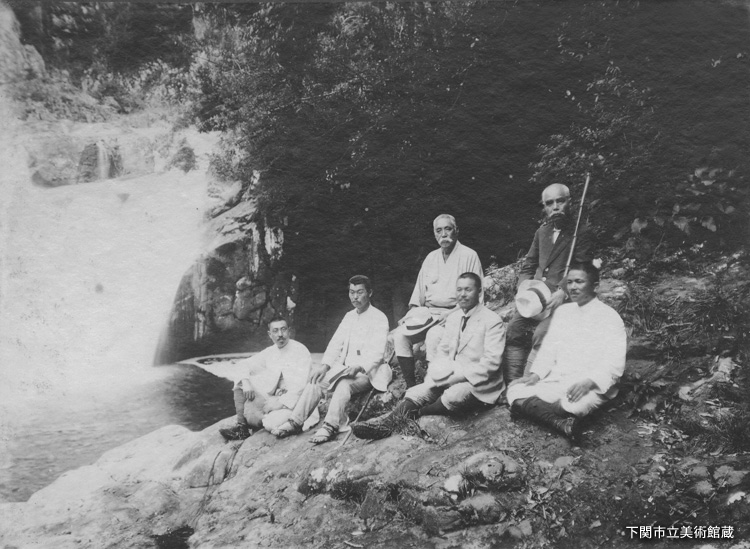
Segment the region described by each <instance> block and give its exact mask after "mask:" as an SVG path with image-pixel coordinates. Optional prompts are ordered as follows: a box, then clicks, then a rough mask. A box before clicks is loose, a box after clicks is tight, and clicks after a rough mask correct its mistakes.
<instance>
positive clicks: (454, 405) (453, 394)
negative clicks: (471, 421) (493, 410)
mask: <svg viewBox="0 0 750 549" xmlns="http://www.w3.org/2000/svg"><path fill="white" fill-rule="evenodd" d="M440 400H441V401H442V402H443V406H445V407H446V408H447V409H448V411H450V412H463V411H466V410H470V409H472V408H473V407H474V406H475V405H476V404H477V403H479V402H481V401H479V400H478V399H477V398H476V397H475V396H474V394H473V393H472V392H471V384H470V383H468V382H463V383H456V384H455V385H451V386H450V387H448V388H447V389H446V390H445V391H444V392H443V394H442V395H441V396H440Z"/></svg>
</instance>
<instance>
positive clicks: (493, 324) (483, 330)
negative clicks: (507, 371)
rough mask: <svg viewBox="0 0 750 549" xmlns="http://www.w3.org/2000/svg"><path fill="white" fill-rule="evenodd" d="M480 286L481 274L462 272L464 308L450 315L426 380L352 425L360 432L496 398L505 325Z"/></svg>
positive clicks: (386, 429)
mask: <svg viewBox="0 0 750 549" xmlns="http://www.w3.org/2000/svg"><path fill="white" fill-rule="evenodd" d="M481 291H482V280H481V278H479V276H477V275H476V273H473V272H468V273H463V274H462V275H460V276H459V277H458V281H457V283H456V296H457V300H458V305H459V307H460V311H458V312H456V313H455V314H452V315H450V316H449V317H448V319H447V321H446V323H445V331H444V332H443V336H442V338H441V339H440V345H439V346H438V350H437V353H436V357H435V360H433V361H432V362H431V363H430V365H429V367H428V369H427V375H426V377H425V381H424V383H421V384H419V385H415V386H414V387H411V388H409V389H408V390H407V391H406V394H405V397H404V400H403V401H401V402H400V403H399V404H398V405H397V406H396V408H394V410H393V411H392V412H391V413H389V414H385V415H383V416H380V417H378V418H375V419H372V420H370V421H365V422H362V423H355V424H353V425H352V432H353V433H354V435H355V436H356V437H358V438H364V439H380V438H385V437H387V436H390V435H391V434H392V433H393V430H394V427H395V425H396V423H397V421H398V419H399V418H400V417H402V416H405V417H408V418H417V417H420V416H426V415H435V414H454V413H461V412H468V411H472V410H482V409H485V408H488V407H490V406H492V405H493V404H495V403H496V402H497V400H498V398H499V397H500V394H501V393H502V391H503V388H504V384H503V376H502V372H501V369H500V357H501V356H502V354H503V345H504V343H505V327H504V325H503V321H502V320H501V319H500V317H499V316H498V315H497V314H495V313H494V312H492V311H491V310H489V309H487V308H486V307H485V306H484V305H482V304H481V303H480V301H479V296H480V294H481Z"/></svg>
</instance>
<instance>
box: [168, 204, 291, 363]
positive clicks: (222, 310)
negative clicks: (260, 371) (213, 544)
mask: <svg viewBox="0 0 750 549" xmlns="http://www.w3.org/2000/svg"><path fill="white" fill-rule="evenodd" d="M245 208H247V204H246V203H243V204H241V205H240V206H238V207H237V208H234V209H232V210H229V211H227V212H226V213H225V214H223V215H222V217H221V218H220V219H218V220H217V224H216V225H217V226H216V227H215V230H216V232H217V233H219V234H222V237H220V239H219V240H218V246H216V247H215V248H214V249H213V250H212V251H210V252H208V253H206V254H205V255H204V256H203V257H201V258H200V259H198V260H197V261H196V263H195V264H194V265H193V266H192V267H191V268H190V269H189V270H188V272H187V273H186V274H185V276H184V277H183V280H182V282H181V284H180V287H179V289H178V291H177V296H176V297H175V301H174V306H173V310H172V314H171V315H170V321H169V326H168V328H167V332H166V334H165V335H164V337H163V338H162V342H161V344H160V349H159V351H158V353H157V356H156V359H155V360H156V362H157V363H169V362H174V361H177V360H181V359H185V358H190V357H196V356H202V355H207V354H214V353H233V352H245V351H258V350H261V349H262V348H264V347H266V346H268V344H269V343H270V342H269V340H268V336H267V324H268V322H270V321H271V320H272V319H273V318H274V317H277V316H282V317H284V318H287V319H288V320H289V321H290V322H293V320H294V308H295V304H296V301H297V284H296V279H295V277H294V276H293V275H291V274H289V273H287V272H283V271H281V270H279V267H278V264H279V263H278V259H279V258H280V256H281V251H280V248H281V244H280V243H279V242H278V239H276V238H268V237H267V235H266V232H267V231H266V229H265V228H264V227H262V226H261V227H259V226H258V225H257V223H256V222H254V221H250V218H251V216H252V212H251V211H249V210H246V209H245ZM277 232H278V231H277Z"/></svg>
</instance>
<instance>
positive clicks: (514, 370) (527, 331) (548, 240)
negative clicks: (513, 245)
mask: <svg viewBox="0 0 750 549" xmlns="http://www.w3.org/2000/svg"><path fill="white" fill-rule="evenodd" d="M542 205H543V206H544V213H545V217H546V220H545V222H544V224H543V225H542V226H541V227H539V229H537V231H536V233H535V234H534V240H533V242H532V244H531V248H530V249H529V252H528V253H527V254H526V258H525V259H524V262H523V265H522V267H521V270H520V273H519V276H518V282H519V289H522V288H523V287H524V286H527V285H528V282H527V281H531V280H534V281H541V282H543V283H544V284H545V285H546V286H547V287H548V288H549V292H550V293H551V296H550V299H549V301H548V302H547V303H545V304H544V305H545V307H544V311H543V313H542V314H541V315H540V316H537V317H536V318H525V317H523V316H522V315H521V314H520V313H519V311H518V310H516V311H515V312H514V314H513V317H512V318H511V320H510V322H509V323H508V331H507V336H506V346H505V353H504V355H503V373H504V376H505V382H506V383H510V382H511V381H513V380H514V379H517V378H519V377H521V376H523V374H524V370H525V369H526V370H527V369H528V368H530V367H531V365H532V364H533V362H534V358H535V356H536V353H537V352H538V350H539V347H540V345H541V344H542V340H543V339H544V337H545V334H546V333H547V330H548V329H549V323H550V320H551V313H552V312H553V311H554V310H555V309H556V308H557V307H559V306H560V305H562V303H563V302H564V301H565V299H566V296H565V292H564V289H563V288H562V284H563V283H564V281H563V276H564V273H565V266H566V263H567V261H568V259H569V256H570V251H571V244H572V243H573V234H574V231H575V222H574V220H573V219H571V217H572V216H571V215H570V190H569V189H568V187H566V186H565V185H561V184H553V185H550V186H549V187H547V188H546V189H544V192H542ZM590 250H591V240H590V237H589V235H588V234H587V232H586V231H585V230H584V229H583V228H580V229H579V231H578V237H577V240H576V245H575V249H574V250H573V260H574V261H590V260H591V253H590ZM529 351H531V352H529Z"/></svg>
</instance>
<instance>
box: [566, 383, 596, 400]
mask: <svg viewBox="0 0 750 549" xmlns="http://www.w3.org/2000/svg"><path fill="white" fill-rule="evenodd" d="M596 387H597V384H596V383H594V382H593V381H592V380H590V379H584V380H583V381H579V382H578V383H574V384H573V385H571V386H570V387H568V391H567V393H566V394H567V396H568V400H569V401H570V402H578V401H579V400H581V399H582V398H583V397H584V396H586V395H587V394H588V393H589V392H590V391H593V390H594V389H596Z"/></svg>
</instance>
